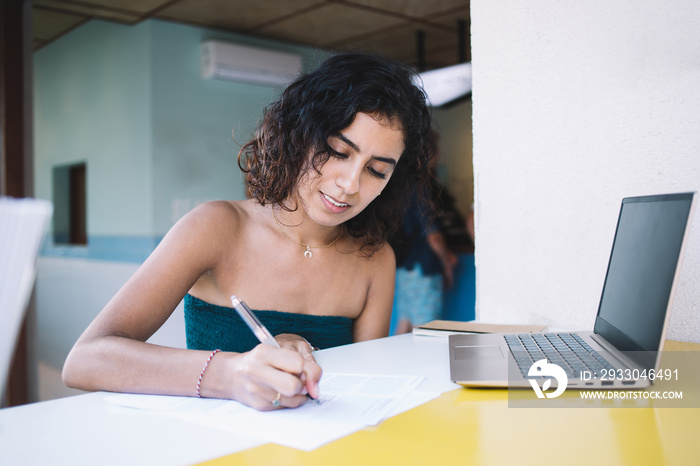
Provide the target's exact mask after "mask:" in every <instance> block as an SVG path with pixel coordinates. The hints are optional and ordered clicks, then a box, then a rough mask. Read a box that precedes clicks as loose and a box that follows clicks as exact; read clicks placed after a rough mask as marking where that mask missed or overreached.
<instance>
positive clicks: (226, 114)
mask: <svg viewBox="0 0 700 466" xmlns="http://www.w3.org/2000/svg"><path fill="white" fill-rule="evenodd" d="M151 26H152V47H153V79H152V81H151V86H152V96H153V137H154V141H155V143H154V147H153V162H154V167H158V168H157V169H156V170H154V173H153V183H152V188H153V193H152V196H153V200H154V205H155V206H157V208H156V211H155V213H154V228H155V231H156V232H157V233H159V234H164V233H165V232H166V231H167V230H168V229H169V228H170V227H171V226H172V224H173V222H174V221H175V220H176V219H177V218H178V217H179V216H181V214H183V213H184V212H186V211H187V210H189V209H190V208H191V207H193V206H194V205H196V204H198V203H199V202H202V201H204V200H208V199H243V198H244V185H243V178H242V176H241V173H240V170H239V169H238V166H237V164H236V155H237V154H238V150H239V149H240V145H239V143H240V144H242V143H245V142H246V141H247V140H248V139H249V138H250V137H251V136H252V134H253V131H254V129H255V127H256V126H257V123H258V121H259V119H260V118H261V116H262V110H263V108H264V106H265V105H267V104H268V103H269V102H271V101H273V100H274V99H276V98H277V96H278V95H279V92H281V90H282V89H281V88H274V87H266V86H260V85H255V84H245V83H236V82H228V81H217V80H212V79H202V78H201V77H200V66H199V63H200V44H201V43H202V42H204V41H206V40H211V39H216V40H222V41H228V42H236V43H239V44H244V45H251V46H258V47H263V48H268V49H273V50H277V51H284V52H294V53H298V54H300V55H301V56H302V58H303V60H304V68H305V69H307V70H308V69H311V68H314V67H315V65H316V62H317V61H318V60H322V59H325V58H326V57H327V56H329V54H328V53H324V52H319V51H318V50H315V49H309V48H304V47H299V46H293V45H289V44H282V43H272V42H270V41H265V40H261V39H255V38H251V37H245V36H236V35H232V34H225V33H222V32H217V31H211V30H206V29H200V28H194V27H190V26H184V25H179V24H173V23H167V22H158V21H154V22H153V23H152V24H151Z"/></svg>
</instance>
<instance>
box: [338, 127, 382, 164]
mask: <svg viewBox="0 0 700 466" xmlns="http://www.w3.org/2000/svg"><path fill="white" fill-rule="evenodd" d="M336 136H337V137H338V139H340V140H341V141H343V142H344V143H345V144H347V145H348V146H350V147H352V149H353V150H354V151H355V152H360V146H358V145H357V144H355V143H354V142H352V141H351V140H350V139H348V138H347V137H345V135H343V134H342V133H338V134H337V135H336ZM372 158H373V159H375V160H379V161H380V162H384V163H388V164H389V165H391V166H396V160H394V159H392V158H391V157H379V156H378V155H375V156H372Z"/></svg>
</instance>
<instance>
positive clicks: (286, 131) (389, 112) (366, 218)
mask: <svg viewBox="0 0 700 466" xmlns="http://www.w3.org/2000/svg"><path fill="white" fill-rule="evenodd" d="M414 77H415V72H414V71H413V70H411V69H410V68H409V67H407V66H405V65H403V64H400V63H398V62H396V61H393V60H390V59H388V58H384V57H381V56H376V55H370V54H364V53H345V54H339V55H336V56H333V57H331V58H329V59H327V60H326V61H325V62H323V63H322V64H321V65H320V66H319V67H318V68H317V69H316V70H315V71H312V72H310V73H308V74H305V75H302V76H301V77H299V78H298V79H296V80H295V81H294V82H293V83H292V84H290V85H289V87H287V89H286V90H285V91H284V92H283V93H282V95H281V97H280V98H279V100H277V101H276V102H274V103H272V104H270V105H269V106H267V107H266V108H265V111H264V114H263V120H262V122H261V123H260V126H259V127H258V130H257V132H256V135H255V137H254V138H253V139H252V140H251V141H249V142H248V143H246V144H245V145H244V146H243V147H242V148H241V151H240V152H239V154H238V165H239V167H240V168H241V170H242V171H243V172H244V173H245V174H246V182H247V184H248V187H247V188H248V193H249V195H250V196H251V197H252V198H254V199H256V200H257V201H258V202H260V204H262V205H265V204H266V203H273V204H280V205H282V202H283V201H284V200H286V199H288V198H290V197H293V196H294V195H295V194H296V192H297V187H298V183H299V180H300V179H301V178H302V176H303V175H305V174H306V173H307V172H308V170H310V169H314V170H316V171H317V172H319V171H320V169H321V168H322V167H323V165H324V164H325V163H326V161H328V159H329V157H330V156H331V154H332V151H331V148H330V146H329V143H328V139H329V138H330V137H332V136H335V135H337V134H339V133H340V132H341V131H342V130H343V129H345V128H347V127H348V126H350V124H352V122H353V120H354V119H355V115H356V114H357V113H366V114H372V115H373V116H375V117H377V116H378V117H382V118H386V119H387V120H388V121H389V122H391V123H392V124H397V125H398V126H399V127H400V129H401V131H402V133H403V138H404V145H405V149H404V152H403V153H402V154H401V157H400V159H399V162H398V164H397V166H396V167H395V169H394V172H393V174H392V176H391V178H390V180H389V182H388V184H387V186H386V187H385V188H384V191H383V192H382V195H381V196H379V197H378V198H377V199H375V200H374V201H373V202H371V203H370V204H369V205H368V206H367V207H366V208H365V209H364V210H363V211H362V212H361V213H360V214H358V215H357V216H355V217H353V218H352V219H351V220H349V221H347V222H346V223H345V226H346V228H347V230H348V232H349V233H350V234H351V235H352V236H353V237H355V238H361V239H362V247H361V249H360V250H361V251H362V252H363V253H364V254H365V255H368V256H370V255H372V254H373V253H374V252H375V251H377V250H378V249H379V248H381V247H382V246H383V245H384V243H385V242H386V240H387V238H388V237H389V235H390V234H391V233H392V232H393V231H394V230H395V229H396V228H397V227H398V226H399V225H400V224H401V217H402V215H403V213H404V211H405V208H406V206H407V205H408V201H409V198H410V192H411V189H415V188H418V187H420V186H426V185H427V183H428V181H429V179H430V176H431V175H430V170H429V167H428V161H429V159H430V157H431V154H432V152H433V147H432V144H433V143H434V141H433V138H431V136H430V129H431V115H430V112H429V110H428V107H427V105H426V97H425V93H424V91H423V89H422V88H421V87H419V86H417V85H416V84H415V83H414V81H413V79H414ZM309 154H312V155H311V160H310V163H308V160H307V159H308V157H309ZM419 191H423V190H422V189H419ZM296 207H298V206H296ZM288 210H294V209H293V208H289V209H288Z"/></svg>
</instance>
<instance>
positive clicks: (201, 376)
mask: <svg viewBox="0 0 700 466" xmlns="http://www.w3.org/2000/svg"><path fill="white" fill-rule="evenodd" d="M220 351H221V350H220V349H215V350H214V351H212V352H211V354H210V355H209V357H208V358H207V362H205V363H204V367H202V372H201V373H200V374H199V380H197V398H201V397H202V395H201V393H199V388H200V386H201V385H202V378H203V377H204V372H206V370H207V367H209V363H210V362H211V359H212V358H213V357H214V355H215V354H216V353H218V352H220Z"/></svg>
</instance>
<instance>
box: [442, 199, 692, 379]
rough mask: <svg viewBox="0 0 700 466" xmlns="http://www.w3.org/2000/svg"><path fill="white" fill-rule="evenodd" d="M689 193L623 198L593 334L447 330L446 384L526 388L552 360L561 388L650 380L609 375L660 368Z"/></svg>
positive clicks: (687, 216)
mask: <svg viewBox="0 0 700 466" xmlns="http://www.w3.org/2000/svg"><path fill="white" fill-rule="evenodd" d="M695 197H696V196H695V193H677V194H663V195H654V196H639V197H628V198H625V199H623V200H622V206H621V208H620V213H619V217H618V221H617V229H616V231H615V237H614V240H613V246H612V252H611V254H610V260H609V262H608V270H607V273H606V276H605V282H604V284H603V291H602V294H601V298H600V304H599V306H598V314H597V316H596V319H595V325H594V328H593V331H592V332H591V331H584V332H573V333H571V332H566V333H564V332H551V333H539V334H503V333H494V334H465V335H450V336H449V353H450V375H451V379H452V381H454V382H456V383H458V384H460V385H463V386H466V387H525V388H529V387H531V386H532V384H533V379H534V378H537V377H538V376H539V377H540V378H541V377H542V374H545V372H542V369H543V367H544V366H551V365H552V364H554V365H556V366H559V367H560V368H562V369H563V370H564V371H565V373H566V375H567V377H568V381H567V382H568V388H577V387H578V389H582V388H584V389H620V388H625V389H638V388H645V387H647V386H649V385H651V383H652V379H653V377H617V376H615V375H614V374H620V373H619V372H617V371H618V370H622V371H623V372H622V373H623V374H642V371H644V370H646V371H647V372H646V373H648V372H649V370H650V369H651V370H658V369H659V360H660V356H661V350H662V347H663V342H664V339H665V334H666V327H667V325H668V317H669V310H670V308H671V302H672V298H673V291H674V285H675V282H676V277H677V275H678V274H677V272H678V270H679V269H680V262H681V260H680V259H681V257H682V255H683V245H684V241H685V238H686V236H687V231H688V230H689V228H688V226H689V224H690V218H691V213H692V211H693V204H694V199H695ZM551 367H553V366H551ZM628 370H629V372H628ZM538 371H540V372H538ZM611 371H615V372H614V373H613V372H611ZM635 371H636V372H635ZM547 375H551V374H547ZM557 379H558V378H557ZM554 382H555V383H554V384H552V385H551V386H552V387H554V386H556V381H554Z"/></svg>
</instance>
